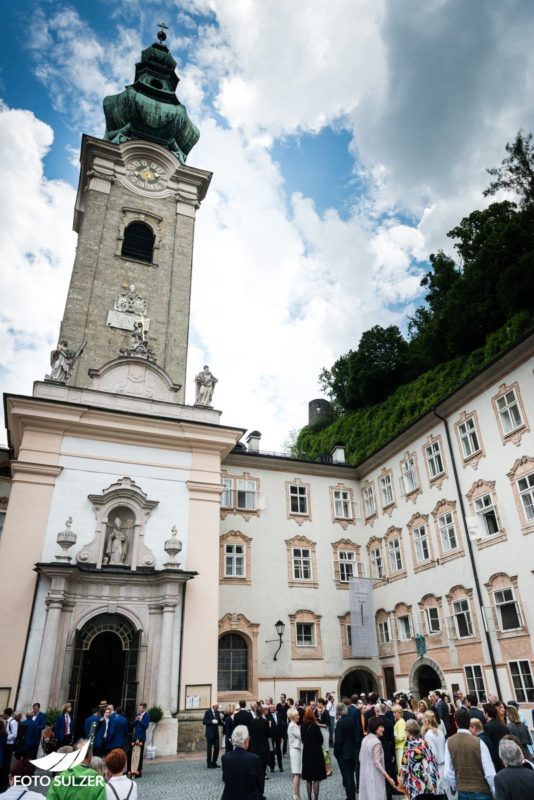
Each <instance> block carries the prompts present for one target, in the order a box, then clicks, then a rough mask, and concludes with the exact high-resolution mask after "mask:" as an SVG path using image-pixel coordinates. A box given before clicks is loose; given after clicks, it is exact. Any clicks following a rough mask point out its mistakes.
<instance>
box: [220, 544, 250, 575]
mask: <svg viewBox="0 0 534 800" xmlns="http://www.w3.org/2000/svg"><path fill="white" fill-rule="evenodd" d="M224 577H225V578H244V577H245V546H244V545H242V544H225V546H224Z"/></svg>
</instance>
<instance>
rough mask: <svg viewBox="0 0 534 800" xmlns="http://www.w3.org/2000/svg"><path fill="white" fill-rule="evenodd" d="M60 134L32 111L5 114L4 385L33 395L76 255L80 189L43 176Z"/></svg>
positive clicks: (0, 352)
mask: <svg viewBox="0 0 534 800" xmlns="http://www.w3.org/2000/svg"><path fill="white" fill-rule="evenodd" d="M52 139H53V133H52V129H51V128H50V127H49V126H48V125H45V124H44V123H43V122H41V121H40V120H38V119H36V117H35V116H34V115H33V114H32V113H31V112H29V111H21V110H14V109H8V108H5V107H3V108H2V109H0V150H1V151H2V152H3V153H7V152H9V154H10V157H9V158H6V159H5V160H4V163H3V166H2V182H1V184H0V241H1V242H2V264H3V269H2V305H1V311H0V367H1V369H2V375H3V385H4V387H5V389H6V390H9V391H12V392H19V391H21V392H28V390H29V388H30V387H31V382H32V381H33V380H36V379H42V378H43V377H44V373H45V371H46V370H47V369H48V356H49V351H50V349H51V346H52V344H53V343H55V341H56V338H57V334H58V330H59V321H60V320H61V317H62V314H63V306H64V302H65V294H66V289H67V285H68V280H69V277H70V268H71V266H72V260H73V256H74V248H75V236H74V234H73V233H72V230H71V227H72V213H73V204H74V196H75V194H74V191H73V189H72V187H71V186H69V185H68V184H66V183H64V182H62V181H49V180H47V179H46V178H45V177H44V175H43V164H42V159H43V158H44V156H45V155H46V153H47V152H48V149H49V148H50V146H51V144H52Z"/></svg>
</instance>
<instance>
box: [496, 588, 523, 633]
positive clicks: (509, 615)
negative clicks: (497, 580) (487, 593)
mask: <svg viewBox="0 0 534 800" xmlns="http://www.w3.org/2000/svg"><path fill="white" fill-rule="evenodd" d="M493 601H494V603H495V610H496V611H497V621H498V624H499V630H501V631H514V630H517V628H522V627H523V622H522V619H521V612H520V609H519V603H518V602H517V600H516V599H515V597H514V590H513V589H512V587H509V588H507V589H496V590H495V591H494V592H493Z"/></svg>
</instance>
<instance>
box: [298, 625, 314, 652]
mask: <svg viewBox="0 0 534 800" xmlns="http://www.w3.org/2000/svg"><path fill="white" fill-rule="evenodd" d="M296 625H297V647H314V646H315V623H313V622H297V623H296Z"/></svg>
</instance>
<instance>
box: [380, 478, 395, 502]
mask: <svg viewBox="0 0 534 800" xmlns="http://www.w3.org/2000/svg"><path fill="white" fill-rule="evenodd" d="M380 492H381V494H382V506H383V507H384V508H386V506H390V505H391V504H392V503H393V484H392V482H391V475H389V474H387V475H382V477H381V478H380Z"/></svg>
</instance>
